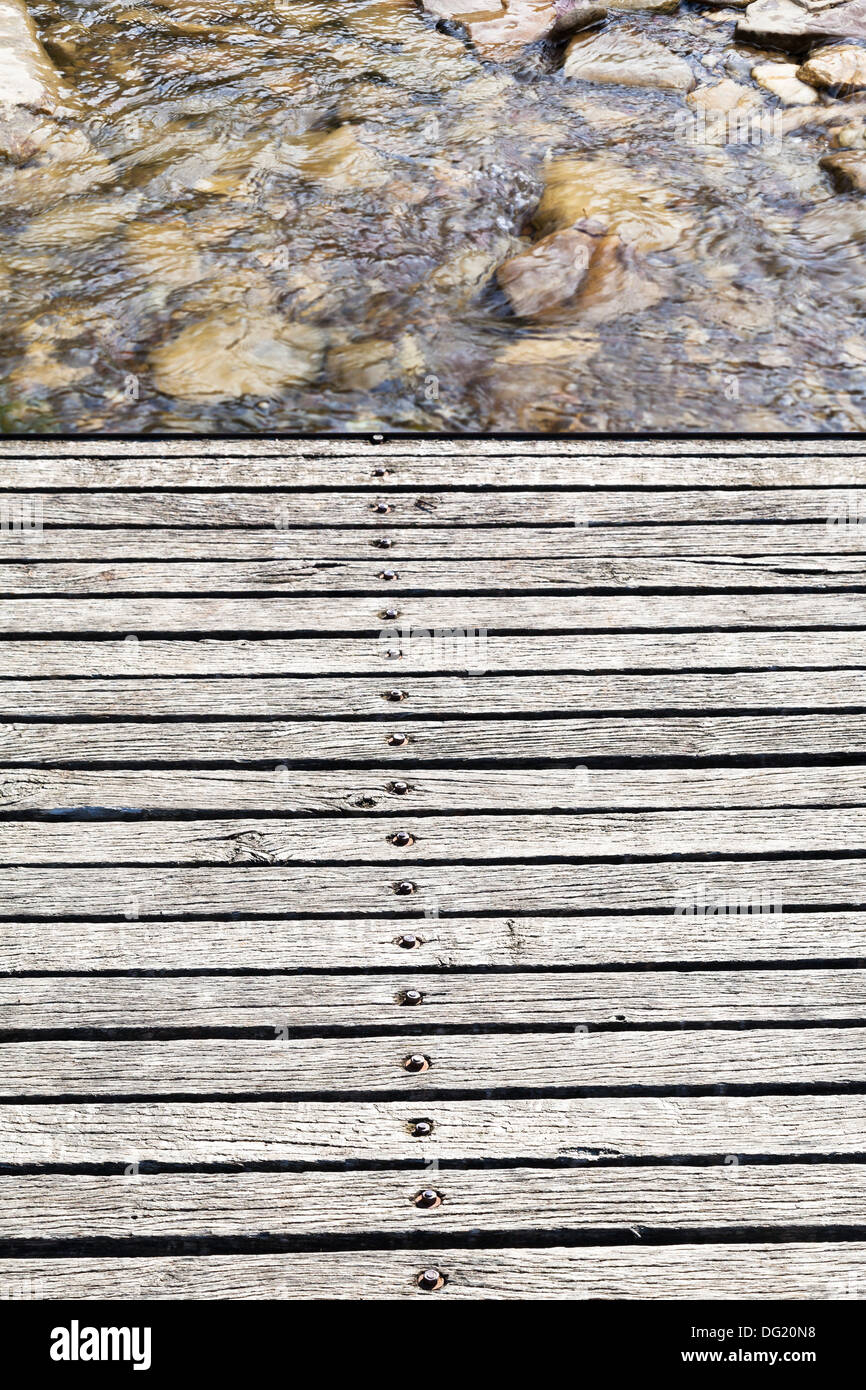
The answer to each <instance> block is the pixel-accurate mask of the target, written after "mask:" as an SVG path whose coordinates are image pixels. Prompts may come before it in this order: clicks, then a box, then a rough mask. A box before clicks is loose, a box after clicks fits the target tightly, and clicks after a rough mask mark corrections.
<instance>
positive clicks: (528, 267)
mask: <svg viewBox="0 0 866 1390" xmlns="http://www.w3.org/2000/svg"><path fill="white" fill-rule="evenodd" d="M594 250H595V238H594V237H592V236H590V235H589V234H588V233H587V232H584V231H581V230H579V229H578V228H576V227H566V228H564V229H563V230H562V231H560V232H551V234H550V235H549V236H546V237H542V239H541V241H538V242H536V244H535V245H534V246H531V247H530V248H529V249H528V250H527V251H522V252H521V253H520V255H518V256H512V257H511V259H510V260H507V261H505V262H504V264H503V265H501V266H500V267H499V270H498V271H497V273H496V278H497V279H498V281H499V285H500V288H501V289H502V290H503V291H504V292H505V295H506V297H507V299H508V301H509V303H510V305H511V307H512V309H513V310H514V312H515V314H517V315H518V316H519V317H520V318H532V317H534V316H535V315H537V314H543V313H544V312H545V311H546V310H548V309H553V308H555V307H556V306H557V305H559V304H563V303H565V302H566V301H567V300H569V299H571V298H572V296H573V295H574V294H575V293H576V291H577V288H578V286H579V285H580V283H581V281H582V280H583V277H584V276H585V275H586V272H587V270H588V268H589V262H590V258H591V256H592V253H593V251H594Z"/></svg>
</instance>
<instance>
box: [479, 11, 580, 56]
mask: <svg viewBox="0 0 866 1390" xmlns="http://www.w3.org/2000/svg"><path fill="white" fill-rule="evenodd" d="M605 14H606V10H605V9H604V8H603V6H601V5H599V4H593V3H592V2H591V0H506V9H505V12H504V14H500V15H496V16H494V17H493V18H485V19H482V20H479V21H477V22H475V23H472V22H469V23H468V24H467V28H468V30H469V37H470V38H471V40H472V42H473V43H474V45H475V47H476V48H477V50H478V52H479V53H481V54H482V55H483V56H484V57H485V58H493V59H497V60H498V59H504V58H509V57H514V56H515V55H516V54H518V53H519V52H520V50H521V49H522V48H525V46H526V45H527V44H530V43H536V42H537V41H538V40H539V39H544V38H548V37H549V36H552V35H555V34H565V33H569V32H571V31H572V30H574V29H585V28H587V26H588V25H590V24H595V23H596V21H597V20H599V19H604V16H605Z"/></svg>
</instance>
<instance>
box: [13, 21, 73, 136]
mask: <svg viewBox="0 0 866 1390" xmlns="http://www.w3.org/2000/svg"><path fill="white" fill-rule="evenodd" d="M71 103H72V97H71V94H70V92H69V91H68V89H67V88H66V86H65V85H64V83H63V82H62V81H61V80H60V77H59V75H58V73H57V72H56V70H55V68H54V66H53V64H52V63H51V60H50V59H49V57H48V54H47V53H46V52H45V49H44V48H43V47H42V45H41V43H40V42H39V37H38V35H37V33H36V26H35V24H34V23H33V20H32V19H31V18H30V16H29V14H28V13H27V10H26V8H25V6H24V5H23V3H21V0H0V108H2V107H3V106H26V107H29V109H30V110H31V111H46V112H48V113H49V114H51V115H57V114H59V113H62V112H63V110H65V109H69V107H70V105H71Z"/></svg>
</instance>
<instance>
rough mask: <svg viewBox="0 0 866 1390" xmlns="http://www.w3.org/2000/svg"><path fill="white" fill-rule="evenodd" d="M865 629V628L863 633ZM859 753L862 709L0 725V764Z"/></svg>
mask: <svg viewBox="0 0 866 1390" xmlns="http://www.w3.org/2000/svg"><path fill="white" fill-rule="evenodd" d="M864 636H866V634H864ZM864 752H866V714H779V715H775V716H764V715H737V714H730V715H727V714H725V715H670V716H660V717H658V718H644V717H642V716H633V717H630V718H629V717H624V718H616V717H610V718H609V717H606V716H599V717H597V718H590V719H568V718H563V719H556V720H550V719H535V720H533V719H514V720H505V719H502V720H495V721H486V720H469V721H462V720H442V721H439V720H432V719H431V720H410V719H401V720H400V721H399V722H395V723H394V724H392V725H389V724H386V723H379V722H378V721H376V722H370V721H367V722H352V721H348V720H338V719H333V720H328V721H322V722H319V723H316V724H309V723H307V722H306V721H304V720H291V721H290V720H282V719H271V720H261V721H250V722H239V721H237V722H236V721H231V722H228V723H223V722H220V721H214V722H212V723H196V722H194V721H186V720H183V721H178V722H174V721H171V722H166V723H156V722H148V721H144V722H142V723H134V722H117V723H114V722H106V723H95V722H94V723H82V724H72V723H69V724H67V723H59V724H57V723H54V722H53V721H50V720H45V721H39V722H37V721H33V722H24V723H6V724H2V725H0V761H2V762H5V763H28V762H34V763H55V764H60V763H64V762H90V763H124V762H133V763H135V762H141V763H156V762H173V763H189V764H197V763H208V762H235V763H255V762H277V761H279V760H280V759H285V760H286V761H289V762H325V763H329V764H333V763H337V762H345V761H350V762H380V761H382V760H383V759H387V760H388V762H389V763H391V764H393V765H394V766H395V767H400V766H401V765H410V764H414V763H418V762H455V761H456V762H472V761H477V760H479V759H480V760H484V759H493V758H495V759H499V760H500V761H504V760H506V759H508V760H512V761H513V760H515V759H519V760H521V761H524V762H525V761H529V760H531V759H539V758H546V759H557V760H559V761H566V760H569V759H578V760H582V759H586V758H620V757H642V758H649V757H654V758H672V757H704V758H716V757H728V756H737V755H742V754H752V755H758V754H765V753H784V754H788V755H798V754H799V755H801V756H802V755H804V754H806V755H808V754H814V753H848V754H859V753H864Z"/></svg>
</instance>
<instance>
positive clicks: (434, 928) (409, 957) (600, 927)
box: [0, 900, 866, 976]
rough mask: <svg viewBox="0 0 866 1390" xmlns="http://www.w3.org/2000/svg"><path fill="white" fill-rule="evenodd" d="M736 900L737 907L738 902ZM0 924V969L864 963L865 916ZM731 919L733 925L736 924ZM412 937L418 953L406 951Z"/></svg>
mask: <svg viewBox="0 0 866 1390" xmlns="http://www.w3.org/2000/svg"><path fill="white" fill-rule="evenodd" d="M735 901H736V900H735ZM706 906H707V912H704V911H696V912H694V913H671V912H668V913H666V914H662V915H660V916H655V917H648V916H640V915H636V916H619V915H618V916H611V917H537V916H532V915H526V916H513V917H439V918H436V917H429V918H415V919H412V920H410V921H404V922H394V920H393V919H390V918H382V919H378V920H376V919H372V920H371V919H368V918H348V919H346V920H328V921H324V922H323V921H322V920H320V919H302V920H296V919H289V920H285V919H283V920H277V921H268V920H258V921H256V920H249V919H246V920H245V919H232V920H230V921H220V920H217V921H213V920H210V921H200V922H196V921H190V922H186V921H165V922H149V921H144V922H142V921H138V922H137V921H122V922H113V921H109V922H79V921H75V922H69V921H62V920H61V921H54V922H41V923H40V924H39V927H38V930H36V929H34V925H33V923H32V922H9V921H4V922H3V928H2V933H0V972H4V973H6V972H15V971H30V970H39V971H67V970H75V971H93V970H250V969H254V970H301V969H308V970H310V969H319V970H322V969H325V970H327V969H332V970H336V969H341V970H345V969H356V970H357V969H367V970H371V969H377V968H383V967H389V966H390V967H391V968H392V969H399V970H400V971H401V972H405V973H406V975H407V976H411V975H413V974H414V972H415V971H416V970H424V969H428V970H429V969H431V968H434V967H435V968H442V967H445V968H447V967H450V966H462V967H464V968H467V967H478V966H488V965H493V966H523V967H530V966H539V965H543V966H556V965H559V966H584V967H585V966H608V965H646V964H665V963H668V964H670V963H685V962H692V963H699V962H702V961H703V962H709V961H731V962H737V963H742V962H749V961H762V962H768V961H779V962H781V961H808V960H816V961H827V960H834V959H835V960H866V914H864V913H862V912H781V913H779V912H763V913H754V914H752V913H749V912H742V913H739V914H732V913H726V912H724V911H721V912H718V913H713V911H712V908H713V902H712V900H709V901H708V903H707V905H706ZM732 919H733V920H732ZM406 940H408V941H409V942H410V943H411V942H414V943H415V944H414V945H412V944H409V945H405V944H401V942H404V941H406Z"/></svg>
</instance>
